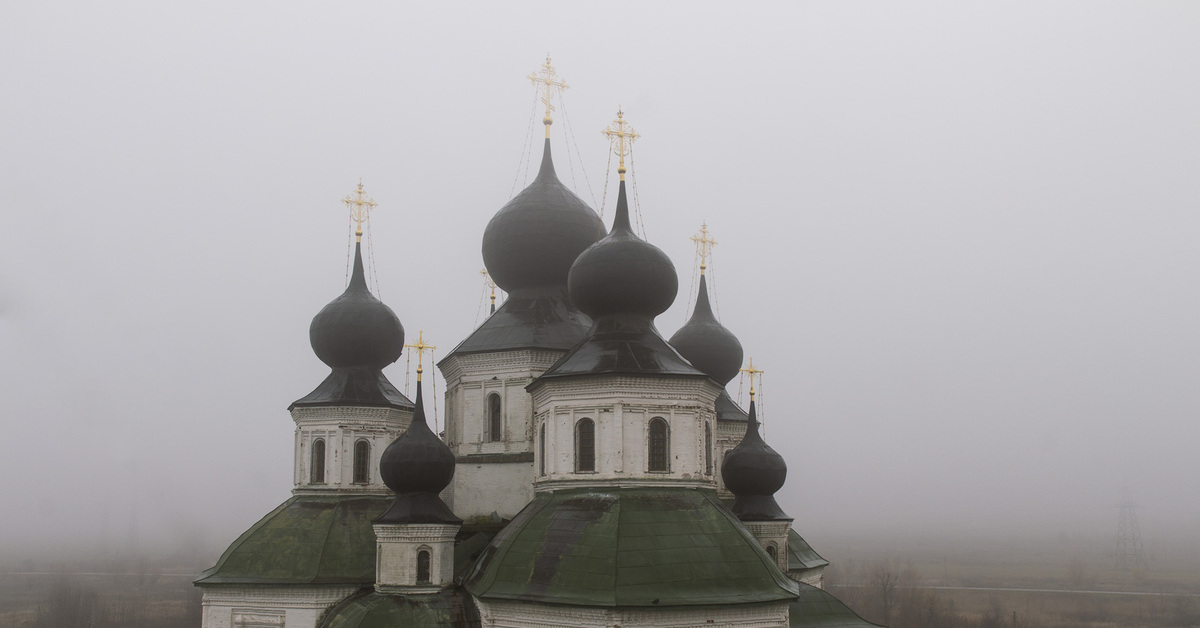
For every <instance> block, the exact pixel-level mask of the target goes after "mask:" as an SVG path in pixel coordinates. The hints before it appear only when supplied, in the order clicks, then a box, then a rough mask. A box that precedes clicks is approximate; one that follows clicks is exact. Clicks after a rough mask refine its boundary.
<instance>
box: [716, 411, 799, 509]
mask: <svg viewBox="0 0 1200 628" xmlns="http://www.w3.org/2000/svg"><path fill="white" fill-rule="evenodd" d="M721 478H722V479H723V480H725V487H726V488H728V489H729V490H730V491H732V492H733V494H734V496H735V497H736V498H737V500H736V501H735V502H734V503H733V508H732V510H733V514H735V515H737V516H738V518H739V519H741V520H743V521H764V520H774V519H789V518H790V517H788V516H787V515H786V514H784V512H783V510H782V509H780V508H779V504H778V503H776V502H775V493H776V491H778V490H779V489H781V488H783V483H784V480H786V479H787V463H786V462H784V460H783V456H780V455H779V454H778V453H776V451H775V450H774V449H771V447H770V445H767V443H766V442H765V441H763V439H762V436H760V435H759V433H758V416H757V415H756V414H755V411H754V400H753V399H751V400H750V421H749V422H748V423H747V424H746V435H745V436H743V437H742V442H740V443H738V446H737V447H734V448H733V449H731V450H729V453H727V454H725V460H724V461H722V462H721Z"/></svg>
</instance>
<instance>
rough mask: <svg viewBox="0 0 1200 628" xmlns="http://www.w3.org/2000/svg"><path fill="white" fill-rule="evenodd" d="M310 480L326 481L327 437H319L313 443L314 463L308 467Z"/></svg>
mask: <svg viewBox="0 0 1200 628" xmlns="http://www.w3.org/2000/svg"><path fill="white" fill-rule="evenodd" d="M308 482H309V484H324V483H325V439H322V438H318V439H316V440H314V441H313V443H312V465H311V466H310V467H309V469H308Z"/></svg>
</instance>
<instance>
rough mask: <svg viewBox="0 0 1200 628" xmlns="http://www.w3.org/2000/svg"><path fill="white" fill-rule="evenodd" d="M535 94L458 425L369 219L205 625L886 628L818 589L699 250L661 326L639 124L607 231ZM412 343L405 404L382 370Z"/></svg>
mask: <svg viewBox="0 0 1200 628" xmlns="http://www.w3.org/2000/svg"><path fill="white" fill-rule="evenodd" d="M531 78H532V79H534V80H535V83H537V82H538V81H540V82H541V83H542V85H543V86H544V87H545V89H546V98H545V99H544V102H546V104H547V110H546V115H545V118H544V119H543V123H544V125H545V129H546V133H545V141H544V146H543V153H542V161H541V166H540V170H539V171H538V174H537V177H536V178H535V179H534V181H533V182H532V183H531V184H529V186H528V187H526V188H525V189H524V190H522V191H521V192H520V193H519V194H517V195H516V196H515V197H513V198H512V199H511V200H509V201H508V203H507V204H505V205H504V206H503V207H502V208H501V209H500V210H499V211H498V212H497V213H496V214H495V215H494V216H493V218H492V219H491V221H490V222H489V223H488V225H487V227H486V229H485V230H484V235H483V243H482V253H483V260H484V263H485V265H486V267H487V271H488V273H489V274H490V276H491V278H492V279H493V280H494V281H495V284H496V285H497V286H499V287H500V288H502V289H503V290H504V291H506V292H507V293H508V295H509V296H508V298H507V299H506V300H505V301H504V302H503V304H501V305H500V306H499V307H498V308H495V309H494V311H493V312H492V313H491V314H490V316H489V317H488V318H487V319H486V320H485V321H484V322H483V323H482V324H481V325H480V326H479V327H478V328H476V329H475V330H474V331H473V332H471V333H470V334H468V335H467V337H466V338H465V339H464V340H462V342H460V343H459V344H458V345H457V346H456V347H455V348H454V349H453V351H451V352H450V353H449V354H448V355H447V356H446V357H444V358H443V359H442V360H441V361H439V362H438V363H437V365H436V366H437V368H438V369H439V370H440V372H441V374H442V378H443V380H444V381H445V382H446V391H445V415H446V419H445V431H444V433H443V434H440V435H439V434H436V433H435V432H434V430H433V429H431V428H430V423H429V419H428V418H427V415H426V409H425V408H426V401H425V399H424V397H423V388H422V381H421V380H422V375H423V371H424V364H423V363H422V362H421V357H422V356H423V352H422V349H423V347H424V339H423V338H421V339H419V340H418V341H417V343H416V344H415V345H413V344H409V345H405V333H404V327H403V325H402V324H401V321H400V320H399V319H398V318H397V316H396V315H395V313H393V311H392V310H391V309H390V308H389V307H388V306H387V305H385V304H383V303H382V302H381V301H380V300H379V299H377V298H376V297H375V296H374V295H373V294H372V293H371V292H370V290H369V289H368V287H367V282H366V276H365V272H364V266H363V257H362V255H363V254H362V244H361V236H362V229H361V220H360V221H359V229H358V231H357V233H356V235H357V236H358V243H356V245H355V250H354V261H353V272H352V274H351V277H350V281H349V285H348V286H347V287H346V289H345V291H344V292H343V293H342V294H341V295H340V296H338V297H337V298H336V299H334V300H333V301H331V302H330V303H329V304H328V305H326V306H325V308H324V309H322V310H321V311H320V312H319V313H317V315H316V316H315V317H314V318H313V321H312V325H311V326H310V330H309V340H310V343H311V345H312V349H313V352H314V353H315V354H316V356H317V357H318V358H319V359H320V360H321V361H322V362H324V363H325V364H326V365H328V366H329V367H330V374H329V376H328V377H326V378H325V380H324V381H322V382H321V383H320V384H319V385H318V386H317V387H316V388H315V389H314V390H313V391H312V392H310V393H309V394H307V395H305V396H304V397H301V398H300V399H298V400H296V401H295V402H293V403H292V404H291V406H290V408H289V411H290V412H291V415H292V418H293V420H294V421H295V425H296V429H295V433H294V445H295V448H294V450H295V460H294V465H293V475H294V489H293V491H292V496H291V497H290V498H289V499H287V500H286V501H284V502H283V503H282V504H281V505H279V506H278V507H277V508H275V509H274V510H273V511H271V512H270V513H268V514H267V515H266V516H264V517H263V518H262V519H261V520H260V521H258V522H257V523H256V524H254V525H253V526H252V527H251V528H250V529H249V530H247V531H246V532H245V533H243V534H242V535H241V536H240V537H239V538H237V539H236V540H235V541H233V543H232V544H231V545H230V546H229V548H228V549H227V550H226V551H225V552H224V554H222V556H221V557H220V558H219V559H218V561H217V563H216V565H214V566H213V567H212V568H210V569H208V570H207V571H205V572H204V573H202V574H201V575H200V577H199V578H198V579H197V580H196V585H197V586H199V587H200V588H201V589H202V591H203V609H204V610H203V626H204V628H316V627H322V628H368V627H384V626H454V627H460V626H461V627H535V626H536V627H550V626H609V627H634V626H680V627H682V626H728V627H734V626H747V627H749V626H754V627H768V626H827V627H839V626H840V627H849V626H873V625H874V624H870V623H868V622H865V621H863V620H862V619H860V618H859V617H858V616H857V615H855V614H854V613H853V611H851V610H850V609H849V608H847V607H846V606H845V605H844V604H842V603H841V602H840V601H838V600H837V599H836V598H835V597H833V596H832V595H831V594H829V593H827V592H825V591H824V590H823V589H822V571H823V569H824V568H825V566H827V565H828V562H827V561H825V560H824V559H823V558H821V556H819V555H818V554H817V553H816V552H815V551H814V550H813V549H812V548H811V547H810V546H809V545H808V544H807V543H806V542H805V541H804V539H803V538H802V537H801V536H800V535H799V534H798V533H797V532H796V531H795V530H793V529H792V519H791V518H790V517H789V516H788V515H787V514H786V513H785V512H784V511H783V510H782V509H781V508H780V506H779V505H778V503H777V502H776V500H775V498H774V495H775V493H776V492H777V491H779V490H780V489H781V488H782V487H783V485H784V482H785V478H786V474H787V465H786V463H785V461H784V460H783V458H782V457H781V456H780V455H779V454H778V453H776V452H775V451H774V450H773V449H771V447H770V446H769V445H768V444H767V443H766V442H765V441H764V440H763V438H762V436H761V434H760V432H759V424H758V421H757V417H756V407H755V399H754V395H755V392H754V389H753V385H751V391H750V402H749V406H748V408H747V409H746V410H743V409H742V408H741V407H739V405H738V404H737V403H736V402H735V401H734V400H733V399H732V398H731V396H730V395H729V394H728V392H727V391H726V386H727V385H728V384H729V382H730V381H732V380H733V378H734V377H736V376H737V374H738V372H739V370H741V368H742V359H743V352H742V347H741V344H740V343H739V342H738V340H737V338H736V337H735V336H734V335H733V333H731V332H730V331H729V330H728V329H726V328H725V327H724V326H723V325H721V323H720V322H718V321H717V319H716V317H715V316H714V315H713V311H712V308H711V305H710V300H709V295H708V292H707V283H706V279H705V277H704V270H705V266H704V262H703V257H702V258H701V260H702V261H701V267H700V268H701V278H700V287H699V293H698V296H697V299H696V304H695V310H694V312H693V315H692V317H691V318H690V319H689V320H688V322H687V323H686V324H685V325H684V326H683V327H682V328H681V329H679V330H678V331H677V332H676V333H675V334H673V335H672V336H671V338H670V339H669V340H668V339H666V338H664V337H663V336H662V335H660V333H659V332H658V330H657V329H656V327H655V324H654V320H655V317H656V316H658V315H659V314H662V313H663V312H665V311H666V310H667V309H668V308H669V307H670V306H671V304H672V303H673V302H674V301H675V298H676V295H677V292H678V289H679V280H678V276H677V274H676V271H675V266H674V264H673V263H672V262H671V260H670V259H669V258H668V257H667V256H666V254H665V253H663V252H662V251H661V250H660V249H659V248H657V247H655V246H654V245H653V244H651V243H649V242H647V241H646V240H644V239H643V238H642V237H639V236H638V235H637V233H636V232H635V231H634V229H633V228H632V226H631V221H630V208H629V200H628V196H627V193H626V187H625V166H624V156H625V154H626V150H627V145H626V141H627V139H628V138H629V137H630V136H629V135H627V134H625V133H624V126H622V125H618V128H617V130H616V131H615V132H614V134H615V135H616V136H617V140H618V141H617V154H618V155H619V156H620V157H621V162H620V168H619V169H618V173H619V175H620V182H619V189H618V198H617V203H616V210H615V212H614V214H613V222H612V224H611V226H609V227H608V228H606V227H605V225H604V223H603V221H602V220H601V218H600V216H599V215H598V214H597V213H596V211H595V210H593V209H592V208H591V207H589V206H588V205H587V204H586V203H585V202H584V201H583V200H581V199H580V198H579V197H578V196H576V195H575V194H574V193H573V192H572V191H571V190H570V189H568V188H567V187H566V186H565V185H564V184H563V183H562V182H561V181H560V180H559V178H558V177H557V175H556V173H555V168H554V162H553V159H552V155H551V148H550V146H551V144H550V129H551V125H552V123H553V120H552V116H551V111H552V107H551V106H550V100H549V97H550V93H551V90H552V88H554V87H555V85H559V86H561V82H558V81H557V80H556V79H555V75H554V71H553V68H552V67H551V66H550V64H549V60H548V59H547V62H546V64H545V65H544V66H543V69H542V73H541V75H540V76H534V77H531ZM620 122H621V118H620V117H619V118H618V123H620ZM363 198H364V197H363V190H362V186H361V184H360V185H359V188H358V192H357V204H356V205H355V208H356V210H357V211H359V212H361V211H363V210H364V206H365V204H366V203H364V201H363ZM367 209H369V207H367ZM359 218H361V215H360V216H359ZM406 347H409V348H414V349H415V352H417V353H418V356H417V357H418V368H417V386H416V393H415V397H414V398H413V399H409V398H408V397H406V396H405V395H404V394H403V393H401V392H400V391H399V390H398V389H397V388H396V387H395V386H393V385H392V383H391V382H389V381H388V379H387V377H385V376H384V374H383V371H382V369H383V368H384V367H386V366H388V365H389V364H392V363H394V362H395V361H396V360H397V359H398V358H399V357H400V356H401V354H402V352H403V350H404V349H405V348H406ZM752 381H753V380H752Z"/></svg>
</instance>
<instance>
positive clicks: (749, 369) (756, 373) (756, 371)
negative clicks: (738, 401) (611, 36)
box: [738, 357, 766, 401]
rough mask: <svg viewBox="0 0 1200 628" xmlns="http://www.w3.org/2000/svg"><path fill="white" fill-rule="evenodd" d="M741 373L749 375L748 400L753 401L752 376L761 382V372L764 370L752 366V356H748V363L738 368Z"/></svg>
mask: <svg viewBox="0 0 1200 628" xmlns="http://www.w3.org/2000/svg"><path fill="white" fill-rule="evenodd" d="M738 370H739V371H741V372H742V373H746V374H747V375H749V376H750V401H754V378H755V377H758V383H759V384H762V374H763V373H765V372H766V371H764V370H762V369H756V368H754V358H753V357H751V358H750V363H749V364H748V365H747V366H746V368H744V369H738Z"/></svg>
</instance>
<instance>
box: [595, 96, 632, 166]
mask: <svg viewBox="0 0 1200 628" xmlns="http://www.w3.org/2000/svg"><path fill="white" fill-rule="evenodd" d="M626 129H628V130H626ZM600 133H602V134H603V135H604V136H605V137H607V138H608V141H609V142H611V143H612V144H613V152H614V153H616V154H617V157H618V158H619V159H620V163H619V164H617V174H619V175H621V180H622V181H624V180H625V156H626V155H628V154H629V153H630V151H632V150H633V142H634V140H636V139H637V138H639V137H641V135H638V132H637V131H634V130H633V127H631V126H629V123H628V122H626V121H625V112H624V111H622V110H621V106H620V105H617V119H616V120H613V122H612V124H610V125H608V126H607V127H605V129H604V130H603V131H601V132H600ZM610 163H611V162H610Z"/></svg>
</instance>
